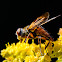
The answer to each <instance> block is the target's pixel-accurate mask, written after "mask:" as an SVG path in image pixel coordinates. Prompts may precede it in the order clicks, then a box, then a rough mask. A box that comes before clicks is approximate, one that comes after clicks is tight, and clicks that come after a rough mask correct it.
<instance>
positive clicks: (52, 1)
mask: <svg viewBox="0 0 62 62" xmlns="http://www.w3.org/2000/svg"><path fill="white" fill-rule="evenodd" d="M0 10H1V12H0V13H1V14H0V15H1V18H0V36H1V37H0V49H1V50H2V49H4V48H5V44H6V43H7V42H9V43H10V44H11V43H13V42H15V43H16V42H18V40H17V36H16V35H15V32H16V30H17V28H19V27H22V28H23V27H24V26H26V25H28V24H30V23H31V22H32V21H33V20H35V19H36V18H37V17H39V16H41V15H42V14H43V13H45V12H49V13H50V18H51V17H54V16H57V15H59V14H61V12H62V3H61V1H60V0H29V1H28V0H23V1H20V0H15V1H14V0H13V1H11V2H10V0H8V1H2V4H1V9H0ZM61 25H62V16H61V17H59V18H57V19H55V20H53V21H51V22H49V23H47V24H45V25H43V27H44V28H45V29H46V30H47V31H48V32H49V33H50V34H51V36H52V37H53V38H54V40H56V39H57V37H58V35H57V33H58V31H59V28H61V27H62V26H61ZM2 60H3V59H2ZM53 60H54V59H53Z"/></svg>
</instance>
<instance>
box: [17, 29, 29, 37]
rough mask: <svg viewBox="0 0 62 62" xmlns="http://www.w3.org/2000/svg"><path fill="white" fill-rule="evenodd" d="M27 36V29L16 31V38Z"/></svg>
mask: <svg viewBox="0 0 62 62" xmlns="http://www.w3.org/2000/svg"><path fill="white" fill-rule="evenodd" d="M27 34H28V30H27V29H24V28H18V29H17V31H16V35H17V36H21V37H23V36H25V35H27Z"/></svg>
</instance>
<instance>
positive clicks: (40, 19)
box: [29, 12, 49, 29]
mask: <svg viewBox="0 0 62 62" xmlns="http://www.w3.org/2000/svg"><path fill="white" fill-rule="evenodd" d="M48 18H49V12H46V13H44V14H43V15H42V16H40V17H38V18H37V19H36V20H35V21H33V22H32V23H31V24H30V26H29V29H32V28H34V27H36V26H39V25H41V24H42V23H45V22H46V21H47V20H48Z"/></svg>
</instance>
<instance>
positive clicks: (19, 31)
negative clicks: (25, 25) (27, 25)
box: [16, 28, 21, 36]
mask: <svg viewBox="0 0 62 62" xmlns="http://www.w3.org/2000/svg"><path fill="white" fill-rule="evenodd" d="M16 34H17V35H19V36H20V35H21V28H18V29H17V31H16Z"/></svg>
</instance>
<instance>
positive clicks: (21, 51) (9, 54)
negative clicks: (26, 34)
mask: <svg viewBox="0 0 62 62" xmlns="http://www.w3.org/2000/svg"><path fill="white" fill-rule="evenodd" d="M58 34H59V35H60V36H59V38H58V39H57V40H56V41H53V42H52V41H50V43H49V45H48V47H47V48H46V49H45V47H46V46H47V44H48V42H49V41H48V40H45V43H44V44H42V43H41V51H40V48H39V47H40V45H39V44H38V45H36V44H35V43H34V39H32V44H29V43H28V40H29V39H27V41H26V43H25V42H24V41H25V38H23V40H22V42H20V41H19V42H17V43H16V44H15V43H13V44H11V45H10V44H9V43H8V44H6V49H3V50H1V56H2V57H3V58H5V60H3V62H51V58H58V60H57V61H56V62H62V28H60V30H59V33H58ZM41 52H42V54H43V55H41Z"/></svg>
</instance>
